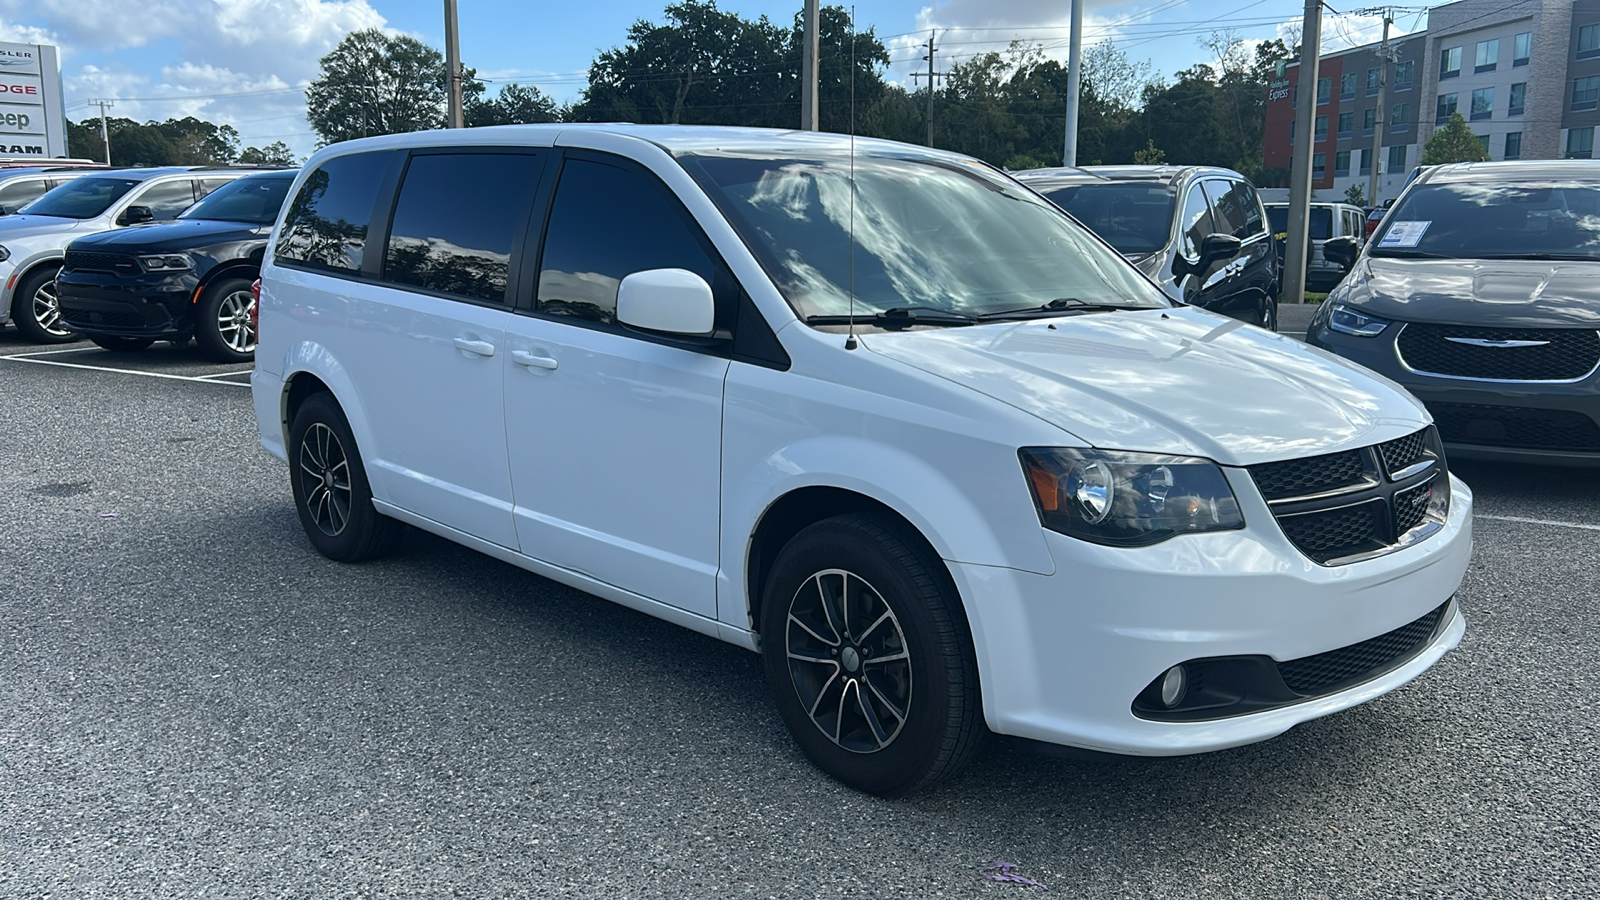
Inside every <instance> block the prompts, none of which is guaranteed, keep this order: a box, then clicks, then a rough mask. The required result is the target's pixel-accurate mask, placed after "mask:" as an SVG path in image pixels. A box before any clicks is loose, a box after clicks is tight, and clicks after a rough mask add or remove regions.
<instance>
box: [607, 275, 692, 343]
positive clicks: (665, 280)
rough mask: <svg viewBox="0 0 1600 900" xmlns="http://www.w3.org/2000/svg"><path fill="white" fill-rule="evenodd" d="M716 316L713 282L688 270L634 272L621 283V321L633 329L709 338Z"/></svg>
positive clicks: (618, 298)
mask: <svg viewBox="0 0 1600 900" xmlns="http://www.w3.org/2000/svg"><path fill="white" fill-rule="evenodd" d="M716 318H717V304H716V300H715V299H714V298H713V297H712V295H711V285H709V284H706V280H705V279H704V278H701V277H700V276H699V275H696V274H695V273H693V272H690V271H689V270H688V269H648V270H646V271H643V272H634V273H633V274H632V275H629V276H627V277H626V278H624V279H622V284H620V285H618V286H617V321H618V322H621V323H622V324H624V325H627V326H629V327H632V328H638V329H641V330H644V331H657V332H664V333H666V334H684V335H694V336H697V337H705V336H706V335H709V334H711V331H712V328H713V327H715V324H716Z"/></svg>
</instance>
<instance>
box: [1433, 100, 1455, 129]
mask: <svg viewBox="0 0 1600 900" xmlns="http://www.w3.org/2000/svg"><path fill="white" fill-rule="evenodd" d="M1455 111H1456V95H1455V94H1440V95H1439V102H1438V104H1437V106H1436V107H1435V109H1434V111H1433V124H1435V125H1443V124H1444V123H1446V122H1448V121H1450V114H1451V113H1454V112H1455Z"/></svg>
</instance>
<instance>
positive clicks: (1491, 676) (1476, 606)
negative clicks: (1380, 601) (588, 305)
mask: <svg viewBox="0 0 1600 900" xmlns="http://www.w3.org/2000/svg"><path fill="white" fill-rule="evenodd" d="M1308 315H1309V308H1293V307H1285V310H1284V313H1283V315H1282V319H1283V328H1284V331H1285V332H1290V333H1292V332H1294V331H1295V330H1296V329H1297V328H1298V329H1301V330H1303V328H1304V321H1303V319H1304V318H1305V317H1308ZM1297 322H1298V323H1299V324H1298V325H1297V324H1296V323H1297ZM40 351H46V352H40ZM247 371H248V367H243V366H216V365H212V364H209V363H205V362H203V361H201V360H200V359H199V358H198V356H197V355H195V354H194V352H193V349H192V347H191V348H172V347H169V346H167V345H157V346H156V347H155V348H152V349H151V350H148V351H145V352H144V353H141V354H135V355H117V354H111V353H106V352H104V351H100V350H98V349H96V348H92V347H91V346H90V345H87V344H74V345H67V346H64V347H58V348H40V347H33V346H31V345H27V344H24V343H22V342H21V341H20V340H19V339H18V338H17V337H16V335H15V333H14V332H0V404H3V409H4V422H5V427H4V428H3V429H0V485H3V486H4V490H3V491H0V897H5V898H13V897H16V898H21V897H84V898H96V897H108V898H109V897H116V898H125V897H162V898H168V897H200V896H204V897H318V898H321V897H380V896H389V897H424V896H425V897H440V896H464V897H501V896H562V897H656V896H660V897H712V896H753V897H838V896H853V897H910V898H921V897H1001V896H1024V895H1028V894H1048V895H1051V896H1066V897H1096V898H1099V897H1383V898H1388V897H1400V896H1407V897H1409V896H1419V897H1444V896H1448V897H1485V898H1505V897H1546V896H1551V897H1569V896H1593V895H1595V894H1596V893H1597V892H1600V777H1597V774H1600V759H1597V756H1600V750H1597V748H1600V724H1597V723H1600V703H1597V700H1596V698H1597V697H1600V653H1597V652H1596V651H1597V649H1600V627H1597V625H1596V622H1597V619H1600V616H1597V613H1600V603H1597V601H1596V592H1595V573H1596V572H1597V571H1600V473H1594V472H1589V471H1583V470H1563V469H1544V470H1540V469H1526V468H1523V469H1518V468H1513V467H1507V466H1494V465H1474V464H1469V463H1466V462H1457V463H1455V465H1454V468H1455V469H1456V471H1457V472H1458V473H1459V474H1460V475H1461V476H1462V477H1463V478H1465V479H1466V480H1467V481H1468V483H1469V484H1471V485H1472V486H1473V488H1474V489H1475V490H1476V492H1477V498H1478V513H1479V514H1478V518H1477V522H1476V529H1477V550H1476V557H1475V560H1474V564H1473V567H1472V569H1471V570H1470V571H1469V573H1468V576H1467V580H1466V583H1465V584H1464V585H1463V587H1462V590H1461V592H1460V594H1459V599H1460V602H1461V604H1462V606H1463V609H1464V611H1465V613H1466V615H1467V618H1468V622H1469V624H1468V631H1467V635H1466V638H1465V640H1464V641H1463V643H1462V645H1461V647H1460V648H1459V649H1457V650H1456V651H1455V652H1454V653H1452V654H1450V655H1449V656H1447V657H1446V658H1445V659H1444V660H1443V661H1441V663H1440V664H1439V665H1437V666H1436V667H1435V668H1434V669H1432V670H1431V671H1430V672H1428V673H1427V674H1425V675H1424V676H1423V677H1421V678H1419V679H1418V680H1417V681H1415V682H1413V683H1412V684H1410V685H1408V686H1407V687H1405V688H1403V689H1401V690H1399V691H1397V692H1395V693H1393V694H1391V695H1389V696H1387V697H1384V698H1381V699H1379V700H1377V701H1375V702H1373V703H1370V704H1367V705H1365V706H1362V707H1358V708H1356V709H1354V710H1350V711H1347V712H1344V713H1341V714H1338V715H1335V716H1333V717H1330V718H1326V719H1322V720H1318V721H1316V722H1312V723H1308V724H1306V725H1302V726H1300V727H1298V728H1296V729H1294V730H1293V731H1291V732H1289V733H1287V734H1285V735H1283V736H1281V737H1279V738H1276V739H1274V740H1271V741H1268V742H1265V743H1262V744H1258V745H1255V746H1251V747H1245V748H1240V749H1237V750H1232V751H1227V752H1222V753H1216V754H1210V755H1205V756H1198V757H1188V758H1179V759H1168V760H1092V761H1085V760H1077V759H1062V758H1055V757H1050V756H1045V755H1041V754H1039V753H1037V752H1034V751H1033V750H1032V749H1030V748H1028V747H1025V746H1022V745H1019V744H1017V743H1014V742H1010V741H1003V740H996V741H993V742H992V743H991V744H990V745H989V747H988V748H987V750H986V751H985V752H984V753H983V754H982V756H981V757H980V758H979V759H978V760H977V762H976V764H975V765H973V766H972V767H971V768H970V769H969V770H968V771H967V772H966V773H965V774H964V775H963V776H962V777H960V778H958V779H957V780H955V781H954V782H952V783H950V784H949V785H947V786H945V787H944V788H942V789H940V790H939V791H937V792H934V793H931V794H927V795H923V796H918V797H913V798H910V799H905V800H895V801H888V800H880V799H877V798H872V797H867V796H863V795H859V794H856V793H853V792H851V791H849V790H848V789H845V788H843V787H841V786H839V785H837V784H835V783H834V782H832V781H830V780H828V779H827V778H826V777H824V776H822V775H821V774H819V773H818V772H817V771H815V770H814V769H812V768H811V767H810V765H809V764H808V763H807V762H806V761H805V760H804V759H803V758H802V757H801V755H800V754H799V752H798V751H797V750H796V749H795V747H794V746H793V745H792V744H791V743H790V741H789V739H788V737H787V735H786V733H785V732H784V730H783V727H782V724H781V722H780V721H779V719H778V717H777V715H776V713H775V711H774V710H773V709H772V707H771V705H770V704H769V702H768V699H767V696H766V691H765V687H764V685H763V684H762V681H761V677H760V668H759V665H758V659H757V657H755V656H754V655H751V654H748V653H746V652H744V651H742V650H739V649H737V648H734V647H732V646H730V645H726V644H722V643H719V642H717V641H714V640H711V639H709V638H705V637H701V636H699V635H695V634H692V633H689V632H687V631H684V630H682V629H679V628H675V627H673V626H671V625H668V624H666V623H664V622H660V621H657V620H655V619H651V618H648V617H646V616H643V615H640V614H637V613H634V612H631V611H629V610H626V609H623V608H621V607H618V606H615V605H612V604H610V603H607V602H606V601H603V600H599V599H596V598H593V597H589V596H587V595H584V594H581V593H578V592H576V591H573V590H570V589H568V588H565V587H561V586H559V585H556V584H554V583H552V582H548V581H545V580H542V579H540V578H538V577H536V576H533V575H530V574H527V573H525V572H523V571H521V570H519V569H516V568H513V567H511V566H508V565H505V564H502V563H499V562H496V561H494V560H491V559H489V558H487V557H483V556H480V555H478V554H475V553H473V552H471V551H468V550H465V549H462V548H458V547H456V546H455V545H452V544H450V543H448V542H445V541H443V540H440V539H437V538H434V537H432V536H428V535H423V534H419V533H413V534H411V535H410V536H409V537H408V538H407V540H406V542H405V545H404V548H403V550H402V552H401V553H400V554H399V555H398V556H396V557H393V558H391V559H388V560H385V561H382V562H378V563H373V564H368V565H364V566H344V565H340V564H336V563H332V562H329V561H327V560H325V559H323V558H321V557H319V556H317V555H316V554H315V553H314V552H313V551H312V550H311V548H310V546H309V544H308V543H307V542H306V540H305V539H304V537H303V535H302V534H301V532H300V526H299V523H298V521H297V520H296V518H295V514H294V510H293V507H292V506H291V502H290V497H289V491H288V487H287V476H286V473H285V471H284V470H283V468H282V467H281V465H280V464H279V463H278V462H277V461H276V460H274V459H271V458H270V457H268V456H267V455H265V454H264V453H263V452H262V451H261V450H260V449H259V446H258V445H257V443H256V436H255V434H256V432H255V423H254V417H253V414H252V412H251V408H250V404H249V392H248V390H247V389H246V388H245V387H243V386H242V385H244V384H245V383H246V378H245V373H247ZM1069 689H1070V688H1069ZM1001 861H1005V862H1012V863H1016V864H1017V866H1018V868H1017V871H1018V872H1020V873H1021V874H1023V875H1025V876H1027V877H1029V878H1032V879H1035V880H1037V881H1039V882H1041V883H1043V884H1044V885H1046V886H1047V890H1045V891H1041V890H1040V889H1039V888H1032V887H1026V886H1023V885H1020V884H1001V883H994V882H989V881H985V880H982V879H981V878H980V877H979V868H980V867H981V866H985V865H989V864H992V863H996V862H1001Z"/></svg>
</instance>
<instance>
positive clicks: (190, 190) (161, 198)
mask: <svg viewBox="0 0 1600 900" xmlns="http://www.w3.org/2000/svg"><path fill="white" fill-rule="evenodd" d="M128 205H129V206H147V207H149V208H150V214H151V215H152V216H155V220H156V221H157V222H165V221H167V220H168V219H176V218H177V217H178V213H181V212H183V211H184V210H186V209H188V208H189V207H191V206H193V205H194V182H192V181H190V180H189V179H187V178H185V179H182V180H180V181H164V182H162V183H160V184H153V185H151V186H150V187H148V188H146V189H145V190H142V191H140V192H139V193H137V194H135V195H134V197H133V200H132V201H130V202H129V204H128Z"/></svg>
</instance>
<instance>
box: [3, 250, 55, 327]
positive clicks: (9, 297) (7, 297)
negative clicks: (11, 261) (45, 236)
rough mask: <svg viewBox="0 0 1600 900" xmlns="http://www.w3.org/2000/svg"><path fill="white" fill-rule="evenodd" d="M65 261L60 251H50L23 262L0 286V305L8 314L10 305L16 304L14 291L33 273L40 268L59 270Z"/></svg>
mask: <svg viewBox="0 0 1600 900" xmlns="http://www.w3.org/2000/svg"><path fill="white" fill-rule="evenodd" d="M65 260H66V254H65V252H64V251H62V250H50V251H47V252H45V253H41V254H39V255H37V256H33V257H31V258H29V259H25V260H23V261H22V263H21V264H19V265H18V266H17V270H16V271H15V272H13V273H12V274H11V277H10V278H8V279H6V282H5V284H4V285H0V304H4V305H5V308H6V311H7V312H8V313H9V312H10V311H11V304H12V303H14V302H16V299H17V293H16V291H17V287H18V286H19V285H21V284H22V283H23V282H24V281H27V280H28V279H29V278H31V277H33V273H34V272H37V271H38V270H39V267H40V266H47V265H49V266H56V267H57V268H60V266H61V263H62V262H63V261H65Z"/></svg>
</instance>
